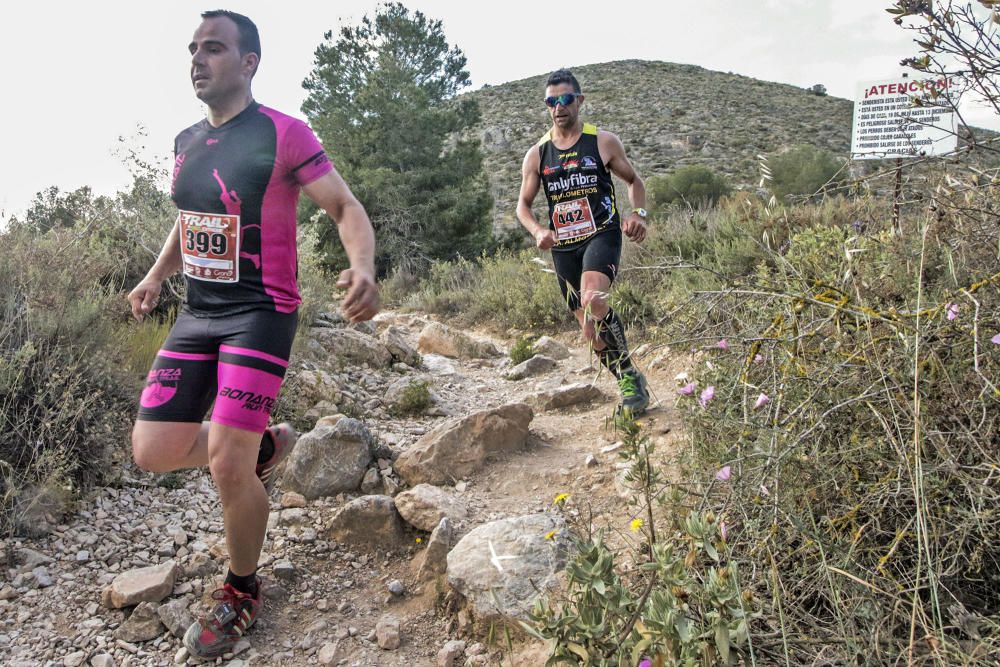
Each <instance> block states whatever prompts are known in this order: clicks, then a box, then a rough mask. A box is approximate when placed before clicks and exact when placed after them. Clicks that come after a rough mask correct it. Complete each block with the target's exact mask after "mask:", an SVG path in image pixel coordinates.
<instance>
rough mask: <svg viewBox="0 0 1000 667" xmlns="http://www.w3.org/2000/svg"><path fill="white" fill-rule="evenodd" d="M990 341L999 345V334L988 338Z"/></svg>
mask: <svg viewBox="0 0 1000 667" xmlns="http://www.w3.org/2000/svg"><path fill="white" fill-rule="evenodd" d="M990 342H991V343H993V344H995V345H1000V334H997V335H996V336H994V337H993V338H990Z"/></svg>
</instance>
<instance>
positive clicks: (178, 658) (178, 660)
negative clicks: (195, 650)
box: [174, 646, 188, 665]
mask: <svg viewBox="0 0 1000 667" xmlns="http://www.w3.org/2000/svg"><path fill="white" fill-rule="evenodd" d="M187 659H188V650H187V649H186V648H185V647H183V646H182V647H180V648H179V649H177V653H174V664H175V665H183V664H184V663H185V662H187Z"/></svg>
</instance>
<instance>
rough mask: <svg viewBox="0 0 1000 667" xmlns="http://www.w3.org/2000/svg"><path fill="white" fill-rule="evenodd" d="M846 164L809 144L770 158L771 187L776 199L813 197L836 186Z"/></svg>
mask: <svg viewBox="0 0 1000 667" xmlns="http://www.w3.org/2000/svg"><path fill="white" fill-rule="evenodd" d="M841 167H842V164H841V163H840V162H839V161H838V160H837V158H835V157H834V156H833V154H832V153H830V152H829V151H825V150H823V149H822V148H816V147H815V146H810V145H808V144H802V145H799V146H795V147H794V148H792V149H790V150H788V151H785V152H783V153H778V154H775V155H771V156H769V157H768V168H769V169H770V172H771V179H770V182H769V187H770V189H771V192H772V193H774V196H775V197H778V198H779V199H785V198H786V197H788V196H789V195H799V196H811V195H814V194H816V193H818V192H820V191H821V190H822V189H823V188H824V186H825V187H833V186H834V185H836V183H835V182H834V177H835V176H836V175H837V173H838V172H839V171H840V170H841Z"/></svg>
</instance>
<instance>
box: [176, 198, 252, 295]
mask: <svg viewBox="0 0 1000 667" xmlns="http://www.w3.org/2000/svg"><path fill="white" fill-rule="evenodd" d="M177 219H178V221H179V222H180V235H181V238H180V242H181V257H182V258H183V259H184V274H185V275H187V276H188V277H190V278H195V279H197V280H206V281H209V282H216V283H235V282H239V279H240V261H239V257H240V216H238V215H226V214H223V213H198V212H196V211H181V212H180V213H179V214H178V216H177Z"/></svg>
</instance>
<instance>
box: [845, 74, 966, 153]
mask: <svg viewBox="0 0 1000 667" xmlns="http://www.w3.org/2000/svg"><path fill="white" fill-rule="evenodd" d="M954 85H956V82H955V81H953V80H951V79H948V78H944V77H941V78H937V79H923V80H920V79H895V80H891V81H872V82H868V83H861V84H858V94H857V98H856V100H855V102H854V131H853V132H852V133H851V157H852V158H854V159H856V160H876V159H882V158H897V157H921V156H925V155H944V154H946V153H951V152H952V151H954V150H955V147H956V146H957V145H958V141H957V137H956V134H955V112H954V111H952V110H951V108H950V107H949V106H947V99H948V95H949V93H950V92H951V88H952V87H953V86H954ZM931 91H937V97H936V98H935V97H934V96H933V95H932V94H931ZM914 98H919V99H920V101H921V103H922V104H921V106H914V104H913V99H914Z"/></svg>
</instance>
